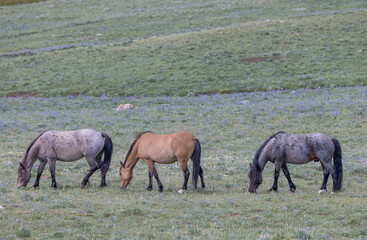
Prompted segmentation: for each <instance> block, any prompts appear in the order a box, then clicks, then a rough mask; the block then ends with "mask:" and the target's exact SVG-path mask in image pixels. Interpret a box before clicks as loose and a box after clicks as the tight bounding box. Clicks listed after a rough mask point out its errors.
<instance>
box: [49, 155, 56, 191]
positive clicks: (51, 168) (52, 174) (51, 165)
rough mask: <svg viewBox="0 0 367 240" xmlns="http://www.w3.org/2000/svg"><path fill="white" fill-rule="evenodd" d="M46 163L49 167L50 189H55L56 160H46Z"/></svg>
mask: <svg viewBox="0 0 367 240" xmlns="http://www.w3.org/2000/svg"><path fill="white" fill-rule="evenodd" d="M47 162H48V166H50V172H51V179H52V183H51V187H52V188H57V184H56V177H55V169H56V159H47Z"/></svg>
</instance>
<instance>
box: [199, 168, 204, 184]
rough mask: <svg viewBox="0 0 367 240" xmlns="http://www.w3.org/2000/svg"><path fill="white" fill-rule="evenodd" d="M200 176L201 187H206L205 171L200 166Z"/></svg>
mask: <svg viewBox="0 0 367 240" xmlns="http://www.w3.org/2000/svg"><path fill="white" fill-rule="evenodd" d="M199 176H200V180H201V188H205V183H204V171H203V169H202V168H201V166H200V169H199Z"/></svg>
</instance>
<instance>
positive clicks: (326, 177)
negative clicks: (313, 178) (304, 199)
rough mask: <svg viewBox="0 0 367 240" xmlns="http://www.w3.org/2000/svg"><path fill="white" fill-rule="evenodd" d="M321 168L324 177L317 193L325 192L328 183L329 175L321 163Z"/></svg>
mask: <svg viewBox="0 0 367 240" xmlns="http://www.w3.org/2000/svg"><path fill="white" fill-rule="evenodd" d="M321 167H322V173H323V175H324V180H323V181H322V185H321V188H320V190H319V193H323V192H327V189H326V184H327V181H328V179H329V175H330V173H329V171H328V170H327V169H326V167H325V166H324V164H322V163H321Z"/></svg>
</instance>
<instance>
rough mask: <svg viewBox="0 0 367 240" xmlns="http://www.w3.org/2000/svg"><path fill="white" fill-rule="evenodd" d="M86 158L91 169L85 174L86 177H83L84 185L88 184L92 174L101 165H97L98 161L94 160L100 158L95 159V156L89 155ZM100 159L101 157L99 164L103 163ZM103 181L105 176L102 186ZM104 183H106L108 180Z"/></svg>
mask: <svg viewBox="0 0 367 240" xmlns="http://www.w3.org/2000/svg"><path fill="white" fill-rule="evenodd" d="M85 159H86V160H87V163H88V165H89V167H90V170H89V173H87V175H85V177H84V178H83V181H82V187H85V185H87V183H88V182H89V178H90V176H92V174H93V173H94V172H95V171H97V170H98V169H99V167H98V166H97V165H96V162H95V161H94V160H96V161H97V160H98V159H95V158H94V157H89V156H86V157H85ZM100 160H101V159H99V163H98V162H97V164H100V163H101V161H100ZM102 183H103V176H102V180H101V186H102ZM104 183H105V184H106V182H104ZM102 187H103V186H102Z"/></svg>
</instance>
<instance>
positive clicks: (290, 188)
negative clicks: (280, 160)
mask: <svg viewBox="0 0 367 240" xmlns="http://www.w3.org/2000/svg"><path fill="white" fill-rule="evenodd" d="M282 170H283V173H284V175H285V177H286V178H287V180H288V184H289V190H290V191H291V192H294V191H295V190H296V185H294V183H293V182H292V179H291V175H290V174H289V171H288V167H287V165H286V164H283V166H282Z"/></svg>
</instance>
